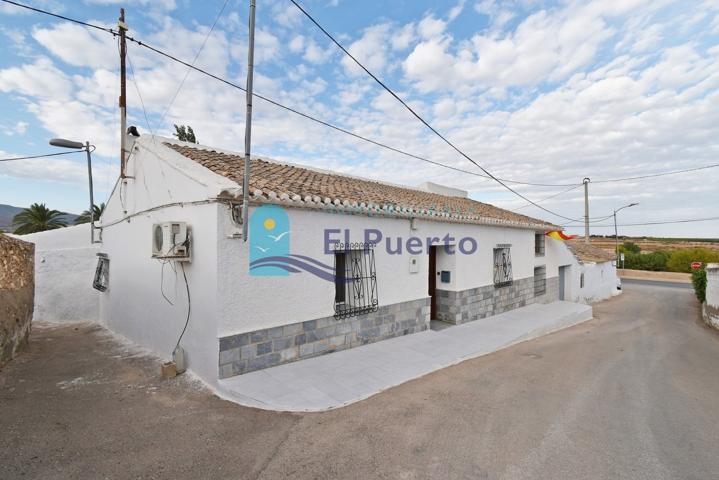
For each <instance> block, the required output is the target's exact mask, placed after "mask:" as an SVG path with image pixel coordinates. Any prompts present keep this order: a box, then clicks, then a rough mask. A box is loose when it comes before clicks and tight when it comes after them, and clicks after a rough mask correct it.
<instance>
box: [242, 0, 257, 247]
mask: <svg viewBox="0 0 719 480" xmlns="http://www.w3.org/2000/svg"><path fill="white" fill-rule="evenodd" d="M248 47H249V48H248V52H247V112H246V114H245V173H244V176H243V178H242V239H243V240H244V241H245V242H246V241H247V236H248V232H247V228H248V226H249V223H250V222H249V218H248V216H249V211H250V208H249V207H250V151H251V147H252V79H253V64H254V60H255V0H250V40H249V42H248Z"/></svg>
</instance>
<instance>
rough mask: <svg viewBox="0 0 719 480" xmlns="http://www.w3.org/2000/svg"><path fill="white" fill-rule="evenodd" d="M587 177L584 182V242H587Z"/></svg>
mask: <svg viewBox="0 0 719 480" xmlns="http://www.w3.org/2000/svg"><path fill="white" fill-rule="evenodd" d="M589 181H590V180H589V178H585V179H584V180H583V181H582V182H583V183H584V243H586V244H589Z"/></svg>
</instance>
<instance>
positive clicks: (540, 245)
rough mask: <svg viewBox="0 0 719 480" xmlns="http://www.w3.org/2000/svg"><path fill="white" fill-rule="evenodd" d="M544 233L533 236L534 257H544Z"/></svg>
mask: <svg viewBox="0 0 719 480" xmlns="http://www.w3.org/2000/svg"><path fill="white" fill-rule="evenodd" d="M544 237H545V235H544V233H543V232H537V233H535V234H534V256H535V257H543V256H544Z"/></svg>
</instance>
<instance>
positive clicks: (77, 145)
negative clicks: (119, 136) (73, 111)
mask: <svg viewBox="0 0 719 480" xmlns="http://www.w3.org/2000/svg"><path fill="white" fill-rule="evenodd" d="M50 145H52V146H54V147H61V148H74V149H75V150H85V152H87V179H88V182H89V184H90V243H95V199H94V196H93V190H92V157H91V155H90V154H91V153H92V151H93V150H95V146H94V145H90V142H85V143H82V142H73V141H72V140H66V139H64V138H53V139H52V140H50ZM91 147H92V150H91V149H90V148H91Z"/></svg>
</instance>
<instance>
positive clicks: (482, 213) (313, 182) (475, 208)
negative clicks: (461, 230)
mask: <svg viewBox="0 0 719 480" xmlns="http://www.w3.org/2000/svg"><path fill="white" fill-rule="evenodd" d="M165 145H166V146H168V147H169V148H171V149H173V150H175V151H176V152H178V153H180V154H181V155H182V156H184V157H186V158H189V159H191V160H194V161H195V162H197V163H199V164H200V165H202V166H203V167H205V168H207V169H209V170H211V171H213V172H214V173H217V174H218V175H222V176H223V177H226V178H229V179H230V180H233V181H235V182H237V183H238V184H239V185H242V174H243V169H244V158H243V157H242V156H240V155H232V154H227V153H221V152H217V151H214V150H209V149H203V148H193V147H188V146H186V145H176V144H172V143H165ZM250 193H251V194H252V195H253V197H252V198H253V200H255V201H257V200H259V201H269V202H272V203H279V202H280V201H282V200H284V201H291V200H295V201H300V202H305V203H311V204H314V205H315V206H329V207H332V206H333V205H334V206H337V205H338V204H339V205H344V206H347V207H350V208H352V207H356V208H359V209H361V210H367V211H370V212H371V211H381V212H387V213H397V214H403V213H404V214H407V215H409V214H413V216H429V217H438V218H441V219H446V220H447V221H454V222H462V223H503V224H513V225H514V226H520V227H521V226H523V227H529V228H553V227H554V226H553V225H552V224H550V223H548V222H545V221H543V220H537V219H535V218H531V217H527V216H525V215H520V214H517V213H513V212H510V211H507V210H503V209H501V208H497V207H495V206H493V205H489V204H487V203H482V202H478V201H476V200H472V199H469V198H460V197H452V196H446V195H440V194H437V193H431V192H426V191H423V190H417V189H412V188H408V187H400V186H395V185H390V184H387V183H382V182H377V181H374V180H367V179H360V178H357V177H351V176H347V175H341V174H336V173H328V172H320V171H316V170H312V169H309V168H303V167H299V166H296V165H289V164H283V163H280V162H275V161H267V160H262V159H253V161H252V165H251V166H250ZM292 203H294V202H292ZM297 206H300V205H297ZM554 228H556V227H554Z"/></svg>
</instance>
